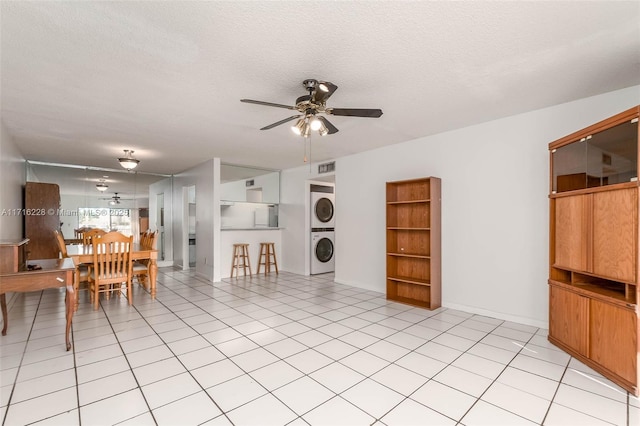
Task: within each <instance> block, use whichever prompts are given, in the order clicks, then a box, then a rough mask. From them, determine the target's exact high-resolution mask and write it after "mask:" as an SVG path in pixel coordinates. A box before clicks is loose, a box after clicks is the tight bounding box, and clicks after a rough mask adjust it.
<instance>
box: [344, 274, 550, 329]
mask: <svg viewBox="0 0 640 426" xmlns="http://www.w3.org/2000/svg"><path fill="white" fill-rule="evenodd" d="M335 282H336V283H338V284H344V285H348V286H351V287H356V288H361V289H363V290H369V291H375V292H378V293H382V294H384V291H380V289H377V288H371V287H370V286H366V285H363V283H361V282H358V281H348V280H342V279H340V278H339V277H336V279H335ZM442 306H443V307H444V308H449V309H456V310H458V311H463V312H468V313H470V314H477V315H484V316H486V317H491V318H497V319H501V320H504V321H511V322H516V323H518V324H524V325H530V326H532V327H538V328H543V329H545V330H546V329H549V322H548V321H540V320H537V319H535V318H528V317H522V316H518V315H511V314H507V313H504V312H495V311H490V310H488V309H482V308H479V307H477V306H466V305H461V304H459V303H451V302H447V301H444V302H443V303H442Z"/></svg>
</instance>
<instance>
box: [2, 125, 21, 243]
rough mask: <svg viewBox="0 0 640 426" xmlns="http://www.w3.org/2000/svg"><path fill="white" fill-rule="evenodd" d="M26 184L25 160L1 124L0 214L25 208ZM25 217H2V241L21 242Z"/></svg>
mask: <svg viewBox="0 0 640 426" xmlns="http://www.w3.org/2000/svg"><path fill="white" fill-rule="evenodd" d="M25 182H26V171H25V160H24V157H23V156H22V154H21V153H20V151H19V150H18V146H17V145H16V143H15V142H14V140H13V138H12V137H11V136H10V135H9V133H8V132H7V130H6V129H5V127H4V123H2V122H0V212H1V211H2V210H4V209H21V208H22V207H23V197H22V192H23V187H24V184H25ZM23 219H24V218H23V217H22V216H19V215H15V216H11V215H0V239H2V240H20V239H21V238H22V237H23V235H24V229H23V228H24V225H23V224H24V222H23Z"/></svg>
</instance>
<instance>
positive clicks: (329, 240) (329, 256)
mask: <svg viewBox="0 0 640 426" xmlns="http://www.w3.org/2000/svg"><path fill="white" fill-rule="evenodd" d="M334 244H335V232H333V231H320V232H312V233H311V275H315V274H324V273H326V272H333V271H335V269H336V266H335V265H336V254H335V246H334Z"/></svg>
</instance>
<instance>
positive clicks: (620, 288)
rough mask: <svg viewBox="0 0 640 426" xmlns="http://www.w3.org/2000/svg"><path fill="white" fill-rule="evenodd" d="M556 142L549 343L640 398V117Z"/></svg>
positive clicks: (622, 117) (613, 120) (629, 115)
mask: <svg viewBox="0 0 640 426" xmlns="http://www.w3.org/2000/svg"><path fill="white" fill-rule="evenodd" d="M639 114H640V107H634V108H632V109H629V110H627V111H624V112H622V113H620V114H617V115H615V116H613V117H610V118H608V119H606V120H603V121H601V122H599V123H596V124H594V125H592V126H589V127H587V128H585V129H583V130H580V131H578V132H575V133H572V134H571V135H568V136H566V137H564V138H562V139H559V140H557V141H555V142H552V143H550V144H549V150H550V156H551V188H550V195H549V199H550V204H549V207H550V238H549V243H550V247H549V341H550V342H551V343H553V344H555V345H556V346H558V347H560V348H561V349H563V350H565V351H566V352H568V353H569V354H571V355H572V356H573V357H575V358H577V359H579V360H580V361H582V362H583V363H585V364H587V365H588V366H590V367H591V368H593V369H594V370H596V371H598V372H599V373H601V374H602V375H604V376H605V377H607V378H609V379H610V380H612V381H613V382H615V383H617V384H618V385H620V386H621V387H623V388H624V389H626V390H628V391H629V392H631V393H633V394H634V395H636V396H638V381H639V375H638V359H639V355H640V346H639V343H640V342H639V339H638V335H639V334H640V321H639V316H640V309H639V308H638V301H639V299H640V291H639V288H640V281H639V278H640V274H639V273H638V268H639V265H640V261H639V250H638V242H639V240H638V225H639V215H638V210H639V200H640V197H639V186H638V116H639Z"/></svg>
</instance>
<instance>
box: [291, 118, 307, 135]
mask: <svg viewBox="0 0 640 426" xmlns="http://www.w3.org/2000/svg"><path fill="white" fill-rule="evenodd" d="M304 127H305V121H304V118H301V119H300V120H298V122H297V123H296V124H295V125H294V126H291V131H292V132H293V133H295V134H296V135H298V136H300V135H302V134H303V132H304Z"/></svg>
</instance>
